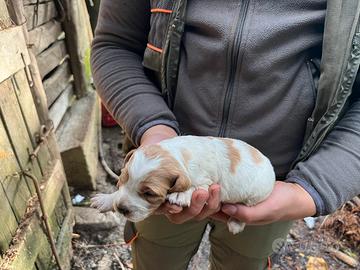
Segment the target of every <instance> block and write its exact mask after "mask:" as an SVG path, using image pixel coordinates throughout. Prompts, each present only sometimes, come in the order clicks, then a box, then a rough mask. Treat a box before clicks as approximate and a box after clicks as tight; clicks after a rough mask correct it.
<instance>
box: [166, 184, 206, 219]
mask: <svg viewBox="0 0 360 270" xmlns="http://www.w3.org/2000/svg"><path fill="white" fill-rule="evenodd" d="M208 197H209V194H208V192H207V191H206V190H203V189H198V190H195V191H194V193H193V195H192V198H191V204H190V207H188V208H185V209H184V210H183V211H181V212H180V213H178V214H172V215H166V216H167V217H168V219H169V220H170V221H171V222H173V223H175V224H181V223H184V222H186V221H188V220H190V219H192V218H194V217H195V216H197V215H198V214H199V213H200V212H201V210H202V209H203V207H204V205H205V203H206V201H207V199H208Z"/></svg>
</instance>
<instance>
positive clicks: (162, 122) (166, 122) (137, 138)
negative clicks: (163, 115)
mask: <svg viewBox="0 0 360 270" xmlns="http://www.w3.org/2000/svg"><path fill="white" fill-rule="evenodd" d="M157 125H165V126H168V127H171V128H172V129H174V130H175V132H176V133H177V134H178V135H180V130H179V125H178V123H177V122H176V121H170V120H165V119H159V120H154V121H151V122H148V123H146V124H145V125H143V126H141V127H139V128H138V129H137V131H136V132H135V134H134V135H135V136H134V137H133V142H134V143H135V146H137V147H138V146H139V145H140V140H141V137H142V135H143V134H144V133H145V131H146V130H148V129H149V128H151V127H153V126H157Z"/></svg>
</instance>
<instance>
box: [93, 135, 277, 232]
mask: <svg viewBox="0 0 360 270" xmlns="http://www.w3.org/2000/svg"><path fill="white" fill-rule="evenodd" d="M215 183H216V184H219V185H220V187H221V195H220V197H221V201H222V202H224V203H242V204H245V205H247V206H252V205H255V204H257V203H259V202H261V201H263V200H265V199H266V198H267V197H268V196H269V195H270V193H271V191H272V190H273V187H274V183H275V173H274V169H273V167H272V165H271V163H270V161H269V160H268V159H267V158H266V157H265V156H264V155H263V154H262V153H260V152H259V151H258V150H257V149H255V148H254V147H252V146H250V145H248V144H247V143H245V142H243V141H240V140H234V139H226V138H214V137H198V136H181V137H175V138H172V139H168V140H164V141H161V142H160V143H157V144H154V145H149V146H145V147H140V148H138V149H137V150H136V151H133V152H131V153H129V154H128V155H127V156H126V158H125V167H124V168H123V169H122V171H121V175H120V179H119V183H118V186H119V190H118V191H116V192H114V193H112V194H98V195H96V196H95V197H94V198H92V207H95V208H98V209H99V210H100V211H101V212H106V211H111V210H116V211H118V212H120V213H122V214H123V215H124V216H125V217H126V218H127V219H129V220H130V221H133V222H138V221H141V220H143V219H145V218H146V217H148V216H150V215H151V214H152V213H153V212H154V211H155V210H156V209H157V208H158V207H159V206H160V205H161V204H162V203H164V202H165V201H166V200H168V201H169V202H170V203H172V204H177V205H180V206H189V205H190V202H191V195H192V193H193V192H194V190H196V189H197V188H203V189H206V190H207V189H208V187H209V186H210V185H212V184H215ZM244 226H245V224H244V223H241V222H239V221H237V220H235V219H232V218H230V219H229V221H228V228H229V231H230V232H232V233H234V234H236V233H238V232H241V231H242V230H243V229H244Z"/></svg>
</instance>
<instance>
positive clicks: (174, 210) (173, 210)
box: [155, 202, 183, 215]
mask: <svg viewBox="0 0 360 270" xmlns="http://www.w3.org/2000/svg"><path fill="white" fill-rule="evenodd" d="M182 210H183V208H182V207H181V206H179V205H176V204H170V203H169V202H165V203H163V204H162V205H161V206H160V207H159V208H158V209H156V211H155V214H156V215H163V214H178V213H180V212H181V211H182Z"/></svg>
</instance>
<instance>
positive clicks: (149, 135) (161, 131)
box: [140, 125, 177, 146]
mask: <svg viewBox="0 0 360 270" xmlns="http://www.w3.org/2000/svg"><path fill="white" fill-rule="evenodd" d="M176 136H177V134H176V132H175V130H173V129H172V128H171V127H168V126H165V125H157V126H153V127H151V128H149V129H147V130H146V131H145V132H144V134H143V135H142V136H141V140H140V146H146V145H150V144H155V143H158V142H160V141H162V140H165V139H170V138H174V137H176Z"/></svg>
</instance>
